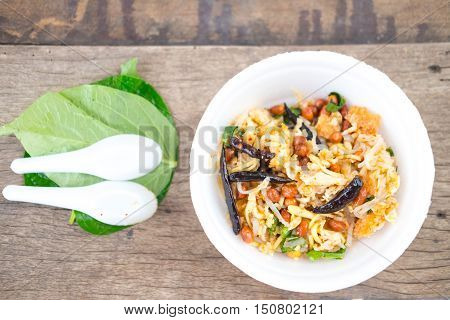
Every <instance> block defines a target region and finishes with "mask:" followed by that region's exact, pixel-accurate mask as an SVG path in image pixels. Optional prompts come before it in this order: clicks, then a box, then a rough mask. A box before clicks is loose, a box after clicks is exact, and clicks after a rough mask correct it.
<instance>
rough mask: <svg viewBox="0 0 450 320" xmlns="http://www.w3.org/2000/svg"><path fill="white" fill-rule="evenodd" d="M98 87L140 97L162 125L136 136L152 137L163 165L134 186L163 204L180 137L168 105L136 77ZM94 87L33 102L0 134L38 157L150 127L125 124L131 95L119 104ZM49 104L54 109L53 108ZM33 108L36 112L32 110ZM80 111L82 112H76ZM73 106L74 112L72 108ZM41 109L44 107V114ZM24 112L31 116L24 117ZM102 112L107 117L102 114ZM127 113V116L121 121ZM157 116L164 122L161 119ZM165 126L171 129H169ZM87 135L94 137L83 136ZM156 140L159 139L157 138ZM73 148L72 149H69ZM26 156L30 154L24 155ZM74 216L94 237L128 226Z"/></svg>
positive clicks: (67, 177) (72, 181) (83, 178)
mask: <svg viewBox="0 0 450 320" xmlns="http://www.w3.org/2000/svg"><path fill="white" fill-rule="evenodd" d="M133 64H134V67H133ZM126 65H127V66H126V67H124V66H122V72H123V73H127V74H130V75H131V74H132V75H134V76H138V75H137V73H136V72H134V73H133V70H134V71H135V69H136V61H134V62H133V61H129V62H128V63H127V64H126ZM99 84H101V85H102V86H110V87H113V88H117V89H119V90H122V91H125V92H129V93H133V94H136V95H139V96H142V97H143V98H144V99H146V100H147V101H148V102H149V104H150V105H149V106H148V107H149V110H147V111H149V112H148V113H150V117H151V118H154V119H153V120H154V121H156V122H159V121H160V119H159V118H162V119H163V126H164V130H162V131H161V128H159V129H158V130H150V131H152V132H150V133H148V132H147V133H142V132H139V134H143V135H146V136H149V135H151V136H150V137H151V138H152V139H154V140H155V141H157V142H158V143H159V144H160V145H161V147H162V148H163V163H162V164H161V165H160V166H159V167H158V168H157V169H156V170H155V171H153V172H151V173H150V174H149V175H147V176H144V177H142V178H139V179H137V180H136V182H138V183H141V184H143V185H144V186H146V187H148V188H149V189H150V190H152V191H153V192H154V193H155V194H156V195H157V198H158V201H159V202H160V201H162V200H163V198H164V196H165V195H166V193H167V191H168V189H169V186H170V183H171V181H172V178H173V175H174V171H175V167H176V163H177V160H178V137H177V135H176V129H175V126H174V122H173V119H172V116H171V114H170V111H169V109H168V108H167V105H166V104H165V103H164V101H163V100H162V98H161V97H160V96H159V94H158V93H157V92H156V90H155V89H153V87H151V86H150V85H149V84H148V83H146V82H145V81H143V80H141V79H138V78H133V77H130V76H115V77H109V78H106V79H103V80H101V81H100V82H99ZM81 87H85V88H87V89H84V88H83V89H80V88H81ZM95 87H96V86H80V87H76V88H72V89H68V90H64V91H63V92H62V93H61V94H60V95H58V94H55V93H53V94H48V95H44V96H43V97H41V98H39V99H38V100H40V99H41V101H40V102H41V103H42V105H41V104H39V103H37V102H38V100H37V101H36V102H35V103H33V105H32V106H30V108H29V109H31V111H29V109H27V110H26V111H25V112H24V114H22V115H21V116H20V117H19V118H20V119H19V118H18V119H16V120H15V121H13V122H12V123H10V124H8V125H6V126H3V127H2V128H0V135H4V134H12V133H14V134H16V136H17V137H18V138H19V140H21V142H22V144H23V145H24V147H25V149H26V150H30V149H32V151H30V152H33V153H35V154H34V156H36V155H42V154H47V153H58V152H65V151H70V150H74V149H79V148H82V147H84V146H87V145H90V144H92V143H94V142H96V141H98V140H100V139H102V138H104V137H107V136H110V135H114V134H118V133H120V132H121V131H122V130H121V129H123V128H121V127H126V129H127V130H131V131H132V132H128V133H137V132H138V131H142V129H143V128H144V127H147V128H148V124H145V125H142V124H136V125H135V126H134V128H133V125H131V123H132V121H131V120H129V119H127V116H128V117H130V118H133V117H134V118H136V114H134V115H130V112H129V111H130V110H128V109H129V108H127V105H128V106H130V104H127V102H129V100H133V98H130V97H129V96H133V95H129V96H128V97H126V99H125V100H123V99H121V97H122V95H121V94H118V97H114V98H113V97H109V98H108V97H104V96H102V94H103V95H105V94H104V92H103V91H105V90H97V89H96V88H95ZM77 90H79V92H77ZM108 90H112V91H111V92H112V93H113V94H117V93H115V92H114V90H113V89H107V90H106V91H108ZM65 91H67V93H66V95H64V93H65ZM107 95H110V93H107V94H106V96H107ZM138 98H139V97H138ZM64 99H65V100H64ZM114 99H119V100H123V101H122V103H121V104H122V105H123V106H122V107H123V109H122V110H119V107H118V106H117V105H116V104H115V103H113V100H114ZM97 100H98V101H97ZM138 100H139V99H138ZM141 100H143V99H141ZM55 101H56V103H55ZM53 103H54V105H53V106H52V104H53ZM77 103H78V105H77ZM90 103H92V105H94V104H95V107H94V106H92V108H89V104H90ZM80 104H81V105H80ZM140 104H144V105H145V103H142V101H141V103H138V105H140ZM56 105H61V106H62V107H61V109H58V110H57V111H62V112H61V114H60V113H59V112H54V111H55V108H54V107H55V106H56ZM133 105H134V102H133V104H131V106H133ZM33 106H34V108H32V107H33ZM80 106H81V107H82V108H79V107H80ZM74 107H75V109H76V110H75V109H74ZM102 107H103V108H105V107H106V113H108V112H109V113H115V115H114V116H112V117H111V116H109V117H101V115H100V113H101V112H102ZM40 108H42V110H41V109H40ZM78 108H79V109H81V110H82V111H84V112H81V110H79V109H78ZM93 108H94V109H93ZM95 108H98V110H95ZM142 108H145V106H142ZM142 108H141V109H142ZM153 110H157V111H159V113H158V112H155V111H153ZM27 111H29V112H28V113H27ZM39 111H41V112H42V114H43V116H44V117H47V118H46V120H47V121H48V122H49V123H46V124H45V125H43V122H40V121H39V120H40V119H33V116H34V115H33V113H36V114H39ZM70 111H73V118H72V117H68V116H67V114H70ZM137 111H138V110H136V113H138V112H137ZM150 111H151V112H150ZM103 112H104V113H105V111H103ZM139 112H140V111H139ZM125 114H126V116H124V115H125ZM145 114H146V112H143V115H145ZM160 114H161V115H162V116H163V117H161V116H160ZM164 117H165V118H166V119H167V121H164ZM56 118H58V120H62V121H61V122H62V123H58V121H55V119H56ZM134 118H133V119H134ZM36 120H37V121H36ZM78 120H80V121H79V122H80V123H79V124H80V126H78V127H77V122H78ZM27 121H31V122H29V125H28V126H27V125H26V124H27ZM120 121H124V122H125V121H129V122H130V123H128V124H127V125H126V126H125V125H123V124H121V123H120ZM64 122H72V123H71V125H72V126H68V128H66V127H65V126H64ZM167 122H168V123H169V124H170V125H167ZM47 126H48V127H49V128H50V130H49V132H46V129H47V128H48V127H47ZM108 127H109V128H108ZM155 127H156V125H155V124H153V127H152V128H155ZM84 129H90V130H84ZM114 129H115V130H114ZM144 129H145V128H144ZM66 131H69V133H67V132H66ZM86 131H93V132H91V133H87V132H86ZM144 131H146V130H144ZM49 133H50V134H49ZM91 134H92V135H94V136H97V137H98V136H100V137H98V138H96V139H92V138H93V137H92V136H91ZM167 136H168V137H169V138H168V139H169V144H170V146H168V147H166V148H164V145H163V143H164V140H165V139H167ZM174 136H175V139H174V140H173V137H174ZM158 137H159V138H161V139H158ZM170 139H172V141H170ZM29 140H30V141H33V140H36V141H39V142H40V143H43V144H47V149H46V150H50V151H48V152H47V151H42V150H40V149H39V148H38V147H39V146H34V144H35V143H34V142H33V143H29ZM94 140H95V141H94ZM166 142H167V140H166ZM170 142H172V143H170ZM71 145H73V146H75V147H71ZM27 146H28V148H27ZM44 149H45V148H44ZM166 155H167V157H166ZM26 156H29V155H28V154H27V153H26ZM55 175H56V176H55ZM50 177H51V178H53V179H54V180H56V181H57V182H59V184H60V185H63V186H77V185H88V184H92V183H95V182H98V181H101V179H99V178H97V177H93V176H88V175H81V174H77V175H74V174H51V175H50ZM55 178H56V179H55ZM24 179H25V185H30V186H53V187H54V186H58V184H57V183H55V182H54V181H52V179H50V178H49V177H47V176H46V175H45V174H42V173H32V174H26V175H24ZM153 186H155V187H153ZM155 190H156V191H155ZM73 214H75V216H76V220H77V222H79V225H80V226H81V227H82V228H83V229H84V230H86V231H88V232H90V233H93V234H110V233H112V232H116V231H119V230H122V229H124V228H126V227H127V226H119V227H118V226H112V225H107V224H104V223H102V222H100V221H98V220H96V219H94V218H92V217H90V216H88V215H86V214H84V213H82V212H74V213H73ZM87 217H88V218H87Z"/></svg>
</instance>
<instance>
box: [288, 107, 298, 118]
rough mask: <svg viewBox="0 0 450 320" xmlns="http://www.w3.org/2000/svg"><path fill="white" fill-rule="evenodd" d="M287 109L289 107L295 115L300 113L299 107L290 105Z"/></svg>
mask: <svg viewBox="0 0 450 320" xmlns="http://www.w3.org/2000/svg"><path fill="white" fill-rule="evenodd" d="M289 109H291V111H292V113H293V114H295V115H296V116H297V117H298V116H299V115H300V113H301V112H300V109H299V108H293V107H290V108H289Z"/></svg>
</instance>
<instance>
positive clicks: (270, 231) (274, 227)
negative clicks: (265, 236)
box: [268, 215, 280, 234]
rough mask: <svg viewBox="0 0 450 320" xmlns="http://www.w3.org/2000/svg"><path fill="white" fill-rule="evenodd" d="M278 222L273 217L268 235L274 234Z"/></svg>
mask: <svg viewBox="0 0 450 320" xmlns="http://www.w3.org/2000/svg"><path fill="white" fill-rule="evenodd" d="M279 222H280V220H278V218H277V217H276V216H275V215H274V216H273V223H272V226H271V227H270V228H269V229H268V230H269V233H270V234H275V232H276V230H277V226H278V223H279Z"/></svg>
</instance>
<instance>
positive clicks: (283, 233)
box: [281, 226, 292, 239]
mask: <svg viewBox="0 0 450 320" xmlns="http://www.w3.org/2000/svg"><path fill="white" fill-rule="evenodd" d="M291 233H292V230H289V229H288V227H286V226H283V227H282V228H281V237H282V238H283V239H286V238H287V237H289V236H290V235H291Z"/></svg>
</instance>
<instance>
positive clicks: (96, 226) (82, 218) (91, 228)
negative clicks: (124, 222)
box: [73, 210, 131, 236]
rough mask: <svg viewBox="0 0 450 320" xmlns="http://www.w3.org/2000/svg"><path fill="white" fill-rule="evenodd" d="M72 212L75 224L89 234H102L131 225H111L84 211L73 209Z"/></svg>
mask: <svg viewBox="0 0 450 320" xmlns="http://www.w3.org/2000/svg"><path fill="white" fill-rule="evenodd" d="M73 213H74V214H75V219H76V222H77V224H78V225H79V226H80V227H81V228H82V229H83V230H84V231H87V232H89V233H91V234H95V235H97V236H104V235H107V234H111V233H114V232H117V231H120V230H123V229H125V228H128V227H131V226H113V225H110V224H106V223H103V222H100V221H98V220H96V219H94V218H92V217H91V216H90V215H87V214H86V213H83V212H80V211H76V210H74V211H73Z"/></svg>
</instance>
